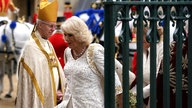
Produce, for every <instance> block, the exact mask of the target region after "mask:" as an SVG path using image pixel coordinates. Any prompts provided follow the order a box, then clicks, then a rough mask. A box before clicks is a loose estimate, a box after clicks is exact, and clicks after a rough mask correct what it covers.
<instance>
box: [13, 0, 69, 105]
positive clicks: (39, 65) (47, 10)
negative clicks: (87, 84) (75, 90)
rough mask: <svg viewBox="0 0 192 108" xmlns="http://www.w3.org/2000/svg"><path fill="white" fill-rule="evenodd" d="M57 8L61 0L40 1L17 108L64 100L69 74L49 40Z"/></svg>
mask: <svg viewBox="0 0 192 108" xmlns="http://www.w3.org/2000/svg"><path fill="white" fill-rule="evenodd" d="M57 10H58V2H57V0H54V1H52V2H49V1H47V0H42V1H41V2H40V7H39V11H38V20H37V23H36V26H35V27H34V29H33V31H32V34H31V35H32V36H31V39H30V40H29V42H27V44H26V45H25V47H24V49H23V52H22V54H21V56H20V60H19V65H18V90H17V100H16V108H54V107H56V106H57V104H58V103H59V102H61V101H62V98H63V97H62V96H63V92H64V80H65V79H64V78H65V77H64V74H63V71H62V67H61V65H60V63H59V61H58V59H57V56H56V54H55V51H54V48H53V46H52V45H51V43H50V42H49V41H48V38H49V37H50V36H51V34H52V33H53V31H54V30H55V27H56V19H57Z"/></svg>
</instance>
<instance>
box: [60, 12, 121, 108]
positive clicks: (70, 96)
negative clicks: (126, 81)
mask: <svg viewBox="0 0 192 108" xmlns="http://www.w3.org/2000/svg"><path fill="white" fill-rule="evenodd" d="M62 30H63V32H64V36H65V40H66V41H67V42H68V48H66V50H65V55H64V56H65V63H66V64H65V67H64V73H65V75H66V78H67V85H68V86H67V90H66V92H65V95H64V101H63V102H62V103H61V104H60V106H59V107H60V108H104V91H103V85H104V81H103V77H104V48H103V47H102V46H101V45H99V44H91V42H92V35H91V32H90V31H89V29H88V27H87V25H86V24H85V22H84V21H83V20H81V19H80V18H78V17H76V16H73V17H71V18H69V19H67V20H66V21H65V22H64V23H63V24H62ZM90 46H94V47H92V48H93V49H92V52H93V55H90V54H88V53H89V52H88V49H89V48H90ZM88 55H89V56H93V57H92V59H93V60H90V61H88V60H87V59H88ZM90 62H92V63H90ZM93 67H96V69H97V71H98V72H94V69H93ZM115 89H116V96H117V95H118V97H119V98H120V96H121V94H122V87H121V82H120V80H119V77H118V75H117V74H116V73H115Z"/></svg>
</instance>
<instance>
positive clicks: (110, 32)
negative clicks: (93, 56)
mask: <svg viewBox="0 0 192 108" xmlns="http://www.w3.org/2000/svg"><path fill="white" fill-rule="evenodd" d="M133 6H135V7H136V9H137V15H135V14H134V13H132V12H131V8H132V7H133ZM146 7H147V8H149V10H148V11H145V8H146ZM191 14H192V1H190V0H170V1H169V0H162V1H160V0H151V1H143V0H140V1H139V0H137V1H136V0H134V1H128V0H121V1H120V0H116V1H113V0H106V1H105V2H104V18H105V20H104V36H105V44H104V47H105V83H104V84H105V92H104V93H105V108H115V87H114V86H115V85H114V55H115V42H114V36H115V28H114V26H115V25H116V22H117V21H122V23H123V25H122V35H121V36H120V37H119V39H120V42H121V44H122V48H123V53H122V55H123V58H122V60H123V61H122V64H123V108H129V103H128V102H129V74H128V70H130V69H129V65H130V64H129V62H128V61H129V43H130V42H131V40H132V37H131V32H130V30H129V29H130V26H129V22H130V21H131V20H135V21H136V24H135V25H136V27H137V80H136V83H137V105H136V107H137V108H143V27H144V25H143V21H147V22H150V27H149V28H150V30H151V31H148V35H149V37H148V40H149V42H150V50H151V51H150V58H151V62H150V107H151V108H156V107H157V106H156V98H157V97H156V75H157V73H156V65H154V64H156V59H154V58H156V43H157V41H158V37H157V24H158V22H160V21H163V22H164V26H163V31H164V32H163V46H164V47H163V67H164V68H163V74H164V75H163V93H162V95H163V107H164V108H169V107H170V96H169V95H170V85H169V84H170V83H169V81H170V77H169V76H170V22H173V24H176V29H175V31H174V33H173V37H174V40H175V41H176V108H182V43H183V42H184V40H185V38H186V34H184V31H185V30H186V31H187V32H188V33H187V35H188V46H190V47H188V53H187V54H188V100H189V102H188V108H192V102H190V100H192V17H191ZM134 15H135V16H134ZM186 21H187V22H188V28H187V29H184V26H185V25H186Z"/></svg>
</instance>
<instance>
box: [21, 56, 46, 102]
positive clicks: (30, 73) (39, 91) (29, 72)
mask: <svg viewBox="0 0 192 108" xmlns="http://www.w3.org/2000/svg"><path fill="white" fill-rule="evenodd" d="M20 62H21V63H22V65H23V67H24V69H25V70H26V71H27V73H28V74H29V76H30V78H31V80H32V82H33V85H34V87H35V89H36V92H37V95H38V97H39V99H40V101H41V103H42V104H44V96H43V93H42V92H41V89H40V87H39V85H38V83H37V80H36V78H35V75H34V74H33V72H32V70H31V69H30V67H29V66H28V65H27V64H26V63H25V62H24V59H23V58H21V61H20Z"/></svg>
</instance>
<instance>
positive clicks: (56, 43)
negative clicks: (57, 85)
mask: <svg viewBox="0 0 192 108" xmlns="http://www.w3.org/2000/svg"><path fill="white" fill-rule="evenodd" d="M49 41H50V42H51V43H52V45H53V47H54V49H55V52H56V55H57V58H58V59H59V62H60V64H61V66H62V68H64V66H65V63H64V56H63V55H64V50H65V48H67V47H68V44H67V42H66V41H65V40H64V36H63V34H62V33H57V32H56V33H55V34H53V35H52V36H51V37H50V38H49Z"/></svg>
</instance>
